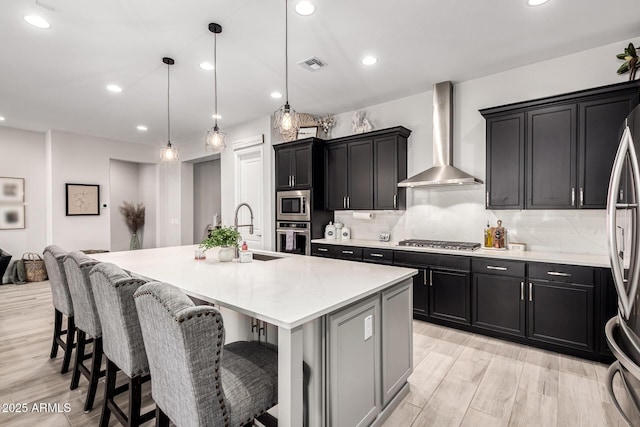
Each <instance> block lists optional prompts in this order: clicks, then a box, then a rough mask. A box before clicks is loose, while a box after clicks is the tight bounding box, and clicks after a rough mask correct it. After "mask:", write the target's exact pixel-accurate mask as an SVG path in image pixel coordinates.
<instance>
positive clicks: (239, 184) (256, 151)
mask: <svg viewBox="0 0 640 427" xmlns="http://www.w3.org/2000/svg"><path fill="white" fill-rule="evenodd" d="M233 149H234V157H235V204H234V212H235V209H236V207H237V206H238V205H239V204H240V203H243V202H244V203H248V204H249V206H251V209H252V210H253V234H249V227H240V228H238V230H239V231H240V233H241V234H242V240H244V241H246V242H247V245H248V246H249V248H250V249H263V248H264V237H263V235H264V232H263V231H264V216H263V212H264V191H265V182H264V181H265V180H264V156H263V149H264V144H263V138H262V135H260V137H255V138H251V139H249V140H243V141H238V142H237V143H234V144H233ZM250 223H251V215H250V213H249V209H247V207H246V206H243V207H242V208H241V209H240V211H239V212H238V224H239V225H242V224H250Z"/></svg>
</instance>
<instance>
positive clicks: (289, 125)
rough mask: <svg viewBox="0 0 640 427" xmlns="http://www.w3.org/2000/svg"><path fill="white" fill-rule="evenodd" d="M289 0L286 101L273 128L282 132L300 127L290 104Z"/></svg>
mask: <svg viewBox="0 0 640 427" xmlns="http://www.w3.org/2000/svg"><path fill="white" fill-rule="evenodd" d="M287 3H288V2H287V0H285V2H284V7H285V11H284V62H285V80H284V88H285V102H284V105H283V106H281V107H280V108H278V110H277V111H276V112H275V114H274V125H273V128H274V129H275V130H277V131H278V132H280V133H281V134H290V133H292V132H296V131H297V130H298V128H299V127H300V123H299V117H298V113H296V112H295V110H293V109H292V108H291V106H290V105H289V20H288V7H287Z"/></svg>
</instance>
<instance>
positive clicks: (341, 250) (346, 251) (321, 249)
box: [311, 243, 363, 261]
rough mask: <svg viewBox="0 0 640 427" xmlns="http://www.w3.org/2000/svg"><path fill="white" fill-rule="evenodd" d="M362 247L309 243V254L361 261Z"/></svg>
mask: <svg viewBox="0 0 640 427" xmlns="http://www.w3.org/2000/svg"><path fill="white" fill-rule="evenodd" d="M362 250H363V248H360V247H357V246H342V245H321V244H318V243H312V244H311V255H313V256H319V257H324V258H335V259H344V260H349V261H362Z"/></svg>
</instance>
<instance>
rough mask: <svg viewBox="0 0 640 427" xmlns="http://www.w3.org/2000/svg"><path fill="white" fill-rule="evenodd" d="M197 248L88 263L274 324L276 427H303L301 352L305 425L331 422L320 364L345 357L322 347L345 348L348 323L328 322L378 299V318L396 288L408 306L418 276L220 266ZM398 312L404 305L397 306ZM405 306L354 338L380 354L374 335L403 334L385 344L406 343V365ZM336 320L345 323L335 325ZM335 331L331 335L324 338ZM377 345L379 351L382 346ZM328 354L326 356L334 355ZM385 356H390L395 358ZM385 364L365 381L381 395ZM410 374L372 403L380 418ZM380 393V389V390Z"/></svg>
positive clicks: (294, 264)
mask: <svg viewBox="0 0 640 427" xmlns="http://www.w3.org/2000/svg"><path fill="white" fill-rule="evenodd" d="M196 248H197V246H196V245H192V246H180V247H169V248H157V249H145V250H138V251H123V252H111V253H102V254H95V255H92V257H94V258H95V259H97V260H98V261H105V262H111V263H114V264H116V265H118V266H119V267H120V268H123V269H125V270H129V271H131V272H132V273H134V274H138V275H140V276H143V277H146V278H149V279H153V280H158V281H162V282H166V283H170V284H172V285H174V286H177V287H178V288H180V289H182V290H183V291H184V292H185V293H186V294H187V295H190V296H192V297H196V298H199V299H201V300H204V301H206V302H209V303H212V304H217V305H220V306H222V307H226V308H228V309H231V310H234V311H237V312H239V313H242V314H244V315H247V316H251V317H254V318H257V319H259V320H262V321H265V322H268V323H270V324H273V325H276V326H277V327H278V424H279V425H280V426H281V427H282V426H296V427H297V426H302V425H303V370H302V365H303V350H304V362H305V363H307V364H308V365H309V366H310V369H311V372H312V379H311V383H310V386H309V390H308V393H309V415H308V418H309V425H322V424H325V423H326V424H331V423H328V422H326V420H325V419H324V417H325V416H326V417H329V418H330V417H334V416H336V414H335V412H336V408H335V402H336V401H335V400H333V399H334V398H335V397H336V396H328V397H327V401H326V402H325V401H324V398H323V396H324V395H325V393H324V392H323V390H324V389H325V387H326V388H328V389H329V390H331V387H332V384H331V383H330V382H331V381H332V380H334V381H338V380H340V379H339V378H336V377H335V374H336V370H334V371H333V372H329V371H331V369H330V368H328V369H326V370H325V369H323V365H324V364H325V360H324V357H325V356H324V355H325V353H327V356H326V357H327V359H331V358H335V357H340V354H342V353H341V351H343V350H341V349H339V348H336V346H333V348H331V349H328V348H326V350H325V346H327V345H328V343H330V342H336V343H340V342H343V341H335V339H336V335H337V334H338V333H339V332H340V329H339V327H340V325H342V324H343V323H344V318H345V317H344V316H342V317H340V316H338V317H335V319H336V321H335V323H332V324H329V323H330V322H331V320H330V319H332V315H334V316H335V315H336V314H339V315H342V314H343V313H345V312H346V310H344V309H345V308H348V307H351V306H352V305H353V306H354V307H356V308H359V307H360V306H363V303H366V302H367V301H374V302H375V301H376V297H377V300H378V301H379V300H380V298H383V300H382V303H381V304H377V305H376V307H377V308H375V310H374V309H372V310H373V311H372V313H376V314H379V313H380V312H381V310H380V305H382V308H383V309H384V307H385V301H384V295H385V294H384V293H385V292H387V291H389V290H391V289H396V287H397V286H399V285H401V286H407V287H408V289H409V292H408V296H409V302H411V298H410V295H411V281H412V279H411V277H412V276H414V275H415V274H417V270H415V269H411V268H400V267H389V266H382V265H366V264H359V263H351V262H347V261H339V260H332V259H322V258H316V257H308V256H299V255H285V254H282V253H274V252H265V251H260V252H259V253H260V254H262V255H266V257H265V258H272V257H273V259H269V260H265V261H260V260H254V261H253V262H251V263H239V262H235V261H234V262H227V263H220V262H217V260H215V259H207V260H195V259H194V251H195V249H196ZM209 252H210V253H211V255H213V256H212V257H211V258H215V251H209ZM392 298H393V295H390V297H389V300H391V299H392ZM393 304H395V303H392V304H387V306H389V307H394V305H393ZM374 305H375V304H374ZM363 307H364V306H363ZM396 307H402V306H401V305H400V306H398V305H397V304H396ZM410 307H411V306H410V305H409V307H407V311H408V312H407V313H406V315H407V319H408V321H407V322H404V323H403V322H398V321H393V319H392V317H398V316H388V317H389V319H388V320H389V321H391V322H390V323H388V324H385V323H381V321H380V317H382V316H384V314H383V315H382V316H379V315H376V316H375V318H373V319H372V318H371V315H368V316H366V318H364V327H363V328H360V327H359V325H358V328H357V331H358V333H359V332H361V331H362V330H364V334H365V335H364V341H368V342H369V344H371V343H373V342H375V343H376V345H375V346H374V347H375V348H377V347H379V346H380V342H379V340H380V338H378V336H379V335H380V334H381V333H382V331H384V330H385V329H388V328H394V329H400V330H391V331H389V332H390V333H388V338H389V339H388V343H389V344H391V345H393V343H394V342H395V340H396V339H397V338H398V337H408V343H407V346H408V348H407V349H405V350H407V351H400V352H397V354H408V355H409V356H408V357H409V358H411V351H410V350H411V348H410V347H411V313H410V312H411V308H410ZM382 312H384V310H382ZM362 313H365V311H363V312H362ZM365 314H366V313H365ZM353 318H356V317H353ZM341 321H342V322H343V323H340V322H341ZM336 325H337V326H336ZM401 325H406V327H403V326H401ZM399 326H400V327H399ZM332 331H333V334H334V335H333V336H332V337H329V334H331V333H332ZM376 331H378V332H376ZM367 332H370V333H373V336H374V340H371V341H369V340H370V338H368V337H367ZM332 340H333V341H332ZM350 341H351V340H348V341H345V342H350ZM381 341H383V342H382V346H383V347H384V339H382V340H381ZM330 350H331V351H330ZM328 353H331V356H329V355H328ZM383 353H384V350H383ZM387 353H388V354H390V355H393V352H387ZM336 355H337V356H336ZM390 357H393V356H390ZM307 358H309V360H307ZM382 358H383V360H382V364H383V366H382V367H379V366H378V367H376V368H375V369H376V372H380V374H379V376H380V377H382V380H381V379H380V378H376V379H373V378H372V379H370V380H371V381H372V384H373V383H375V384H376V385H377V386H378V388H380V386H379V382H380V381H382V382H383V383H384V380H385V375H388V372H390V371H393V370H394V369H396V371H397V367H398V366H401V365H402V363H400V362H398V361H395V360H394V361H387V362H389V363H388V365H389V366H390V368H389V369H383V368H384V363H385V360H384V355H382ZM379 362H380V356H379V355H377V356H376V364H377V365H379ZM409 362H411V360H409ZM410 371H411V363H409V368H408V373H410ZM408 373H405V374H403V375H402V376H401V378H400V379H399V381H398V383H397V384H393V387H389V388H388V390H393V391H394V392H395V393H396V394H397V396H390V397H388V396H382V395H381V396H376V397H375V401H376V402H377V403H376V405H377V412H378V413H384V409H385V408H391V407H392V406H393V403H394V402H397V401H399V400H400V398H401V395H403V394H404V393H406V392H408V384H407V383H406V377H407V376H408ZM314 374H315V376H314ZM330 374H331V375H330ZM362 380H365V379H362ZM382 387H383V388H384V387H385V386H384V384H383V386H382ZM388 390H385V391H388ZM329 394H331V393H329ZM381 394H382V393H381ZM331 402H333V409H331V408H332V403H331ZM347 403H348V402H347ZM332 411H333V412H332ZM372 414H373V415H372ZM372 414H369V415H368V416H369V417H370V418H371V416H372V417H373V418H372V419H373V420H376V418H378V419H380V420H381V419H383V418H384V416H382V417H377V416H376V414H375V413H373V412H372ZM334 421H335V420H334ZM377 423H378V422H377V421H376V424H377ZM333 424H335V422H334V423H333Z"/></svg>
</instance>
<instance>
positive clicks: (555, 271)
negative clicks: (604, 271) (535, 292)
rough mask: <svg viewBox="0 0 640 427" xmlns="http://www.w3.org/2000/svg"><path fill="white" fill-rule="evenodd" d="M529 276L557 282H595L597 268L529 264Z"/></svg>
mask: <svg viewBox="0 0 640 427" xmlns="http://www.w3.org/2000/svg"><path fill="white" fill-rule="evenodd" d="M529 278H530V279H540V280H554V281H556V282H571V283H584V284H589V285H590V284H594V283H595V268H593V267H582V266H577V265H564V264H539V263H530V264H529Z"/></svg>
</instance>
